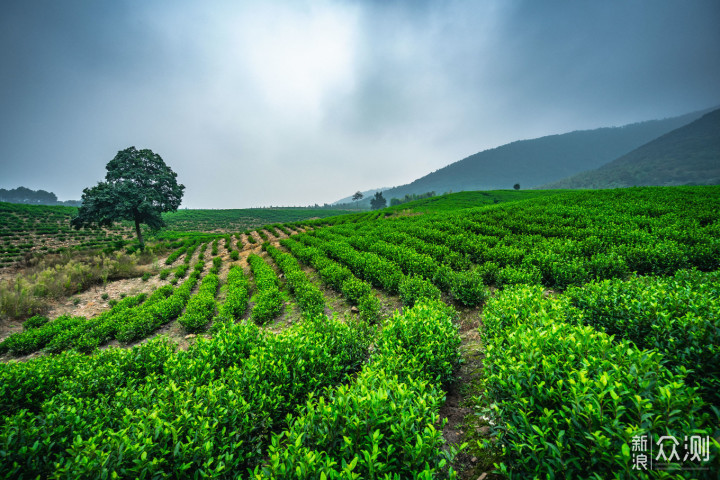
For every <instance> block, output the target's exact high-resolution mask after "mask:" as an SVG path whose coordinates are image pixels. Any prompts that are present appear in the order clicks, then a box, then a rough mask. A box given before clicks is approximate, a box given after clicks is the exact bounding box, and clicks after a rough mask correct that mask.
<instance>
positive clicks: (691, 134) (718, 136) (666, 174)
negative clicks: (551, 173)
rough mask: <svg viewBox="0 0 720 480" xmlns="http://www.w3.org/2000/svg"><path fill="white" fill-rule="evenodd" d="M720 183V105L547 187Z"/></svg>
mask: <svg viewBox="0 0 720 480" xmlns="http://www.w3.org/2000/svg"><path fill="white" fill-rule="evenodd" d="M718 183H720V109H718V110H715V111H713V112H711V113H708V114H706V115H704V116H703V117H702V118H700V119H698V120H695V121H694V122H692V123H690V124H689V125H685V126H684V127H680V128H678V129H676V130H673V131H672V132H670V133H667V134H665V135H663V136H662V137H660V138H657V139H655V140H653V141H651V142H649V143H647V144H645V145H643V146H641V147H640V148H637V149H635V150H633V151H632V152H630V153H628V154H627V155H623V156H622V157H620V158H618V159H616V160H614V161H612V162H610V163H608V164H607V165H603V166H602V167H600V168H598V169H597V170H592V171H589V172H583V173H580V174H577V175H574V176H572V177H569V178H566V179H563V180H560V181H558V182H553V183H550V184H547V185H545V186H544V187H543V188H618V187H629V186H643V185H714V184H718Z"/></svg>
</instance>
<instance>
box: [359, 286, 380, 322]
mask: <svg viewBox="0 0 720 480" xmlns="http://www.w3.org/2000/svg"><path fill="white" fill-rule="evenodd" d="M358 310H359V313H360V318H362V319H363V320H364V321H366V322H368V323H369V324H371V325H372V324H374V323H377V322H378V321H379V320H380V299H379V298H378V297H377V295H375V294H374V293H369V294H367V295H364V296H362V297H361V298H360V300H358Z"/></svg>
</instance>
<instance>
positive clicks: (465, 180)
mask: <svg viewBox="0 0 720 480" xmlns="http://www.w3.org/2000/svg"><path fill="white" fill-rule="evenodd" d="M709 111H710V110H709V109H708V110H704V111H699V112H693V113H689V114H686V115H682V116H680V117H673V118H668V119H663V120H651V121H647V122H641V123H633V124H630V125H625V126H623V127H608V128H598V129H595V130H580V131H575V132H570V133H565V134H561V135H550V136H546V137H541V138H536V139H533V140H520V141H517V142H512V143H509V144H507V145H503V146H500V147H497V148H493V149H490V150H485V151H482V152H479V153H476V154H474V155H471V156H469V157H467V158H465V159H463V160H460V161H457V162H455V163H452V164H450V165H448V166H447V167H444V168H441V169H439V170H436V171H435V172H432V173H430V174H428V175H425V176H424V177H421V178H419V179H417V180H415V181H414V182H412V183H409V184H406V185H401V186H398V187H393V188H387V189H384V190H383V196H384V197H385V198H386V199H387V201H388V204H389V203H390V200H391V199H392V198H402V197H404V196H405V195H406V194H413V193H414V194H420V193H425V192H430V191H435V192H436V193H437V194H438V195H440V194H443V193H446V192H458V191H466V190H498V189H507V188H512V187H513V185H514V184H516V183H519V184H520V187H521V188H522V189H526V188H533V187H537V186H540V185H544V184H547V183H549V182H554V181H557V180H558V179H561V178H564V177H568V176H570V175H574V174H576V173H580V172H583V171H586V170H590V169H595V168H598V167H600V166H602V165H604V164H605V163H607V162H610V161H612V160H614V159H616V158H618V157H620V156H621V155H624V154H626V153H628V152H630V151H632V150H634V149H636V148H638V147H640V146H642V145H644V144H646V143H647V142H649V141H651V140H654V139H656V138H658V137H659V136H661V135H664V134H666V133H668V132H670V131H672V130H675V129H676V128H679V127H682V126H683V125H687V124H688V123H690V122H692V121H694V120H697V119H698V118H700V117H701V116H702V115H704V114H705V113H708V112H709ZM375 191H376V190H371V191H368V192H373V193H374V192H375ZM363 193H364V194H365V199H363V200H362V201H361V202H360V203H361V205H363V204H369V198H370V197H371V196H372V194H370V193H366V192H363ZM348 202H351V200H350V197H347V198H343V199H341V200H338V201H337V202H335V203H348Z"/></svg>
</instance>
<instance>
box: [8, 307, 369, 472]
mask: <svg viewBox="0 0 720 480" xmlns="http://www.w3.org/2000/svg"><path fill="white" fill-rule="evenodd" d="M368 344H369V336H368V335H367V332H366V331H364V330H363V328H362V327H358V326H354V325H348V324H345V323H342V322H338V321H334V320H327V319H322V321H308V322H303V324H301V325H298V326H296V327H293V328H291V329H288V330H286V331H284V332H283V333H281V334H279V335H267V336H266V335H263V334H261V333H260V332H259V330H258V329H257V327H255V326H254V325H251V324H247V323H241V324H235V325H233V324H229V325H223V326H222V327H221V328H220V329H219V330H218V331H217V332H216V334H215V336H214V337H213V338H212V339H211V340H205V339H203V338H199V339H198V341H197V343H196V344H194V345H193V346H191V347H190V349H188V350H187V351H186V352H173V351H172V349H171V348H169V345H168V344H167V343H163V342H162V341H152V342H149V343H148V344H146V345H142V346H139V347H135V348H133V349H131V350H121V349H109V350H105V351H101V352H98V353H97V354H96V355H93V356H78V355H76V354H64V355H61V356H59V357H54V358H51V357H45V358H40V359H36V360H34V361H29V362H25V363H22V364H2V365H0V376H1V378H2V379H3V381H2V382H0V389H5V388H6V386H7V390H3V391H2V393H3V395H2V398H1V399H0V402H4V401H5V399H6V398H9V396H7V395H6V394H10V395H12V401H13V403H12V405H15V404H16V402H17V400H18V399H27V400H29V401H34V402H33V404H32V405H33V410H32V411H30V410H16V411H7V410H5V409H2V410H0V411H1V412H2V415H3V416H2V421H1V422H0V424H1V426H0V445H2V446H3V448H1V449H0V475H1V476H3V477H4V478H17V477H19V476H21V475H22V476H28V475H29V476H31V477H33V478H35V477H38V476H39V477H42V478H51V477H57V478H89V477H92V478H96V477H100V476H102V471H115V472H117V474H118V475H119V476H121V477H147V478H149V477H153V476H155V477H169V476H173V475H178V474H179V472H182V475H186V476H188V477H190V478H193V477H201V476H206V475H209V474H212V476H215V477H228V476H233V477H234V476H236V475H238V473H239V472H244V471H246V470H247V469H248V468H253V467H255V466H257V465H259V464H260V462H262V461H263V459H264V457H265V456H264V453H263V452H264V450H265V449H266V447H267V444H268V443H269V436H268V433H269V432H270V431H273V430H278V429H280V428H282V427H283V426H284V425H285V420H286V418H287V415H288V413H291V412H293V411H295V409H296V408H297V406H299V405H300V404H302V403H303V402H304V401H305V399H306V398H308V396H309V395H310V394H315V395H316V394H318V393H320V392H321V391H322V389H324V388H326V387H328V386H331V385H336V384H338V383H339V382H341V381H343V380H344V379H345V378H346V376H347V375H348V374H352V373H353V372H355V371H357V369H358V368H359V366H360V364H361V362H362V361H363V359H364V358H365V356H366V354H367V347H368ZM48 359H49V360H48ZM28 406H30V405H28ZM11 443H12V445H13V448H7V446H8V445H10V444H11Z"/></svg>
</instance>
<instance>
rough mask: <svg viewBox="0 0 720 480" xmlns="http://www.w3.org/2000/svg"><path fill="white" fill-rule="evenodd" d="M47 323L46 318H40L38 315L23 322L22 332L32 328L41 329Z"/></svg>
mask: <svg viewBox="0 0 720 480" xmlns="http://www.w3.org/2000/svg"><path fill="white" fill-rule="evenodd" d="M49 321H50V319H49V318H47V317H41V316H40V315H35V316H34V317H30V318H28V319H27V320H25V321H24V322H23V324H22V326H23V330H31V329H33V328H38V327H42V326H43V325H45V324H46V323H47V322H49Z"/></svg>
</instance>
